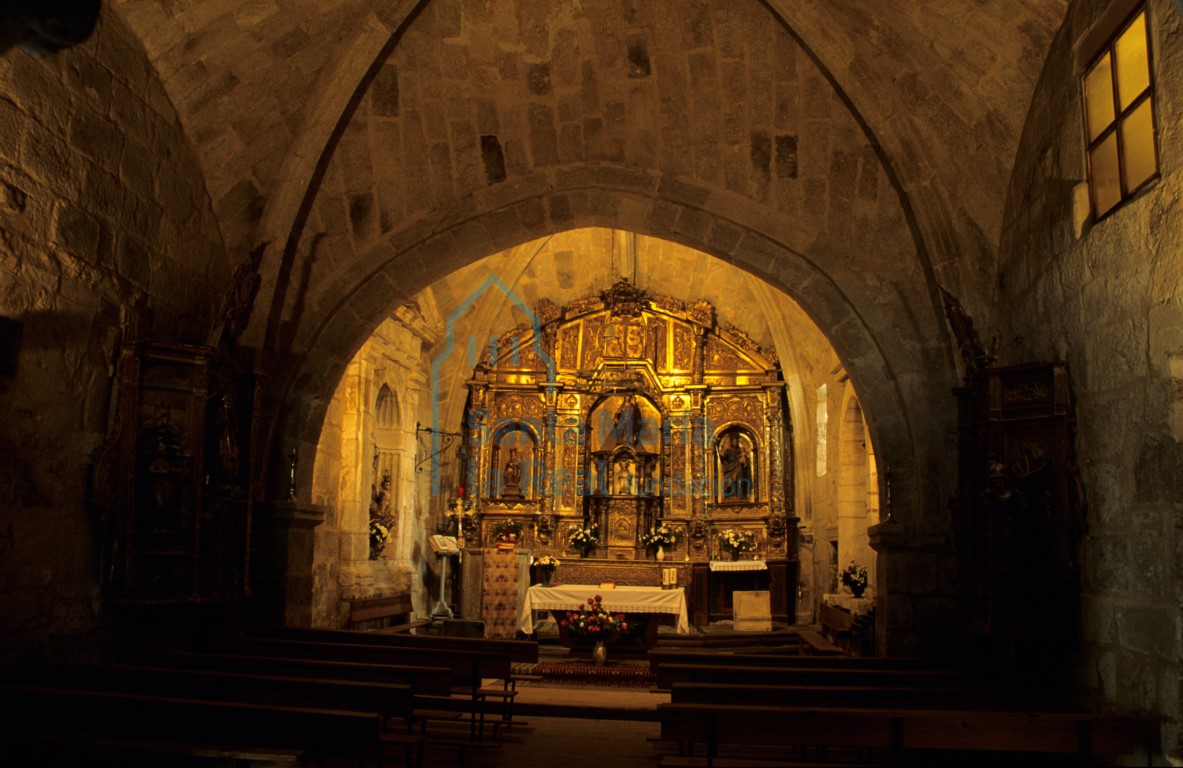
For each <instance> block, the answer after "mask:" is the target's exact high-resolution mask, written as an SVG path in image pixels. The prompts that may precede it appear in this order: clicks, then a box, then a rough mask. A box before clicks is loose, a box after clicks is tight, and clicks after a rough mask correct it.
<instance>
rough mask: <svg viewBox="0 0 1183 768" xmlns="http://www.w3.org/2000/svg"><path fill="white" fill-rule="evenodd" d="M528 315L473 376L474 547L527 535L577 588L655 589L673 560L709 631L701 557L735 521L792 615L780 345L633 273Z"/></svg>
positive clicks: (468, 473)
mask: <svg viewBox="0 0 1183 768" xmlns="http://www.w3.org/2000/svg"><path fill="white" fill-rule="evenodd" d="M535 312H536V316H535V318H533V323H532V324H530V325H526V324H523V325H520V326H518V327H516V328H514V329H512V330H510V331H508V332H507V333H505V334H503V335H502V336H501V337H500V338H499V339H498V341H497V344H496V346H495V347H492V348H491V349H490V350H488V351H487V352H486V356H485V358H484V360H483V361H482V362H481V363H479V364H478V365H477V366H476V368H475V370H474V372H473V376H472V379H471V380H470V381H469V382H468V386H469V390H470V391H469V399H468V405H467V408H466V412H465V422H464V441H465V449H464V450H463V451H462V456H464V457H465V458H466V461H465V462H464V464H463V465H462V477H464V478H465V481H464V485H465V487H466V488H468V489H472V491H473V492H470V493H469V495H468V498H469V499H471V500H472V501H473V502H475V503H474V504H473V509H472V512H473V515H474V517H475V520H473V521H472V522H474V523H475V525H471V524H470V525H469V526H468V528H469V529H470V530H471V531H473V532H474V534H475V535H476V536H479V541H472V540H471V537H470V539H469V540H468V541H467V542H466V543H467V544H468V545H469V546H473V545H476V546H485V547H494V546H496V544H497V542H498V538H499V536H498V534H499V533H500V532H503V531H505V530H506V529H507V527H513V528H519V529H520V533H519V534H518V535H517V539H516V541H515V542H514V546H515V548H516V549H518V550H522V549H525V550H529V551H530V553H531V554H532V555H533V556H534V557H538V556H541V555H544V554H550V555H555V556H557V557H559V558H560V560H561V561H562V566H561V568H560V570H559V578H560V579H561V581H563V582H565V583H568V584H599V583H601V582H603V581H605V580H613V581H615V582H616V583H617V584H619V585H629V586H645V585H652V586H659V585H662V584H663V571H664V573H665V574H666V577H667V578H668V575H669V574H670V573H671V571H670V569H671V568H673V569H674V570H676V573H677V584H678V585H679V586H683V587H689V588H690V594H689V598H690V603H691V605H692V611H691V612H692V621H694V622H696V623H706V621H707V620H708V618H709V616H708V615H709V614H718V613H719V612H720V601H719V600H717V599H712V596H711V594H710V593H711V591H712V590H713V589H715V587H713V586H712V585H711V584H710V580H711V578H712V577H711V576H710V573H709V571H708V568H707V564H708V562H709V561H710V560H718V559H721V556H720V549H719V533H721V532H722V531H724V530H727V529H739V530H743V531H745V532H747V533H749V534H751V535H752V537H753V538H754V541H755V549H754V550H753V551H752V552H751V553H749V554H746V555H744V556H745V557H752V558H753V559H755V558H759V559H761V560H764V561H766V562H767V563H768V570H767V571H766V572H765V575H764V577H763V578H764V580H765V583H764V584H762V585H759V588H763V589H770V590H771V591H772V602H773V609H772V611H773V615H774V617H779V618H781V619H782V620H790V621H791V620H792V616H793V613H794V607H795V597H796V575H797V569H796V560H797V551H796V539H795V533H796V522H797V518H796V517H795V516H794V515H793V514H792V498H793V494H792V488H791V482H792V480H791V478H792V455H791V448H790V445H791V441H790V440H789V439H788V435H789V431H790V429H791V427H790V424H789V418H788V414H787V411H786V407H785V403H786V398H785V391H784V386H785V385H784V382H783V381H782V378H781V376H780V372H779V367H778V364H777V361H776V358H775V353H773V352H771V351H769V350H762V349H760V347H759V346H758V345H757V344H756V343H755V342H754V341H753V340H752V339H751V338H750V337H749V336H747V335H746V334H744V333H743V332H742V331H740V330H738V329H736V328H734V327H730V326H726V325H722V324H720V323H719V322H718V320H717V318H716V313H715V309H714V307H713V306H712V305H711V304H710V303H709V302H707V301H705V300H701V301H698V302H695V303H694V304H690V305H687V304H685V303H683V302H681V301H678V300H676V299H672V298H669V297H665V296H660V295H656V294H650V293H648V292H646V291H644V290H641V289H639V288H637V287H635V286H633V285H631V284H629V283H628V282H625V281H622V282H619V283H617V284H616V285H614V286H613V287H612V288H610V289H609V290H607V291H604V292H602V293H601V294H600V295H599V296H592V297H587V298H583V299H579V300H576V301H573V302H571V303H569V304H567V305H566V306H564V307H558V306H556V305H554V304H553V303H551V302H549V301H546V300H544V301H543V302H542V303H541V304H540V305H539V306H537V307H536V309H535ZM507 524H516V525H511V526H507ZM663 524H664V525H666V526H668V527H669V528H671V529H673V530H674V531H675V532H676V535H677V541H676V543H675V544H674V545H673V547H670V548H664V550H663V553H662V554H663V555H664V561H663V562H657V561H656V553H655V549H654V548H649V547H646V546H644V544H643V543H642V536H644V535H645V534H646V533H648V532H649V531H650V530H651V529H653V528H655V527H657V526H659V525H663ZM580 528H583V529H589V528H594V529H595V531H596V533H597V537H598V538H597V542H596V543H595V545H594V546H593V547H591V548H589V549H587V550H582V551H581V550H580V549H577V548H576V547H575V546H574V545H573V544H572V543H571V541H570V532H571V531H572V530H573V529H580ZM500 538H502V539H503V538H505V537H504V536H502V537H500ZM502 545H503V547H504V546H505V545H504V542H502ZM723 603H726V600H724V601H723ZM723 608H726V606H725V605H724V606H723Z"/></svg>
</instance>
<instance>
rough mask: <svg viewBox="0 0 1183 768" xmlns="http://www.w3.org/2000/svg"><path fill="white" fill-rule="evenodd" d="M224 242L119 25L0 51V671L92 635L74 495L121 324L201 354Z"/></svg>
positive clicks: (81, 521)
mask: <svg viewBox="0 0 1183 768" xmlns="http://www.w3.org/2000/svg"><path fill="white" fill-rule="evenodd" d="M219 242H220V239H219V235H218V231H217V228H216V224H215V222H214V219H213V215H212V212H211V210H210V206H209V202H208V199H207V197H206V194H205V191H204V187H203V184H202V181H201V176H200V174H199V173H198V171H197V169H196V166H195V164H194V162H193V159H192V156H191V153H190V151H189V148H188V145H187V143H186V140H185V137H184V135H183V134H182V132H181V130H180V128H179V126H178V123H177V119H176V116H175V114H174V113H173V111H172V108H171V106H170V104H169V102H168V99H167V98H165V96H164V92H163V90H162V89H161V87H160V85H159V83H158V82H157V81H156V79H155V76H154V74H153V73H152V70H151V68H150V66H149V65H148V62H147V60H146V59H145V57H144V55H143V52H142V49H141V48H140V47H139V45H138V43H136V42H135V40H134V38H133V37H132V36H131V35H130V33H129V32H128V31H127V30H126V29H125V28H124V27H123V26H122V24H121V23H120V22H119V20H118V18H115V17H113V16H111V14H109V13H106V14H104V15H103V17H102V18H101V19H100V22H99V25H98V28H97V30H96V32H95V34H94V35H93V36H92V37H91V38H90V39H89V40H88V41H87V42H86V43H84V44H83V45H81V46H78V47H76V48H74V49H71V50H67V51H63V52H61V53H58V54H55V55H53V56H49V57H45V58H38V57H35V56H33V55H31V54H29V53H28V52H26V51H24V50H23V49H21V48H13V49H10V50H8V51H7V52H5V53H4V54H2V55H0V332H2V333H3V334H4V343H3V344H2V345H0V346H3V347H4V349H5V350H6V351H5V353H4V356H5V359H4V360H3V361H2V362H0V425H2V426H0V432H2V434H0V611H2V612H3V615H4V621H3V622H0V658H5V657H7V656H8V655H9V653H8V652H9V651H10V650H11V649H16V648H22V649H26V650H30V651H33V652H41V650H40V649H44V648H47V647H57V648H61V649H63V652H69V651H68V649H69V648H70V646H71V642H70V641H72V640H77V641H80V642H85V641H86V639H87V638H88V637H90V636H91V635H93V633H94V632H95V630H96V628H97V627H98V626H99V625H100V623H101V616H100V613H101V605H100V600H99V575H100V572H101V570H102V567H103V560H102V559H101V557H100V552H99V551H98V549H99V548H98V546H97V544H96V532H97V528H98V525H99V520H97V519H96V516H95V513H94V512H93V510H92V509H91V508H90V507H89V506H88V504H87V502H86V499H87V497H88V483H89V477H88V473H89V467H90V463H91V460H92V456H93V454H94V452H95V450H96V449H97V447H98V446H99V444H100V442H101V441H102V440H103V438H104V437H105V435H106V434H107V431H108V419H109V416H110V413H109V410H110V409H109V401H110V399H111V377H112V374H113V369H112V362H113V360H114V356H115V354H116V351H117V350H116V348H117V344H118V339H119V328H120V319H121V316H122V315H124V314H134V315H136V316H139V317H141V318H142V319H143V322H142V323H141V328H142V330H143V331H144V333H145V334H147V335H157V334H160V335H167V336H168V337H169V338H171V339H174V340H179V341H183V342H190V343H192V342H198V343H201V342H204V341H205V340H206V336H207V335H208V334H209V332H210V327H211V320H212V315H213V314H214V310H215V309H216V308H217V306H218V304H219V302H220V293H221V290H220V289H219V288H218V286H219V283H221V282H222V281H224V279H225V278H226V276H228V275H229V271H230V270H229V266H228V265H227V263H226V259H225V255H224V253H223V251H222V248H221V246H220V244H219ZM182 286H183V290H180V289H181V287H182ZM133 308H134V309H133ZM53 636H57V637H58V639H59V640H60V642H59V643H56V644H50V643H45V642H43V641H44V640H46V639H47V638H50V637H53Z"/></svg>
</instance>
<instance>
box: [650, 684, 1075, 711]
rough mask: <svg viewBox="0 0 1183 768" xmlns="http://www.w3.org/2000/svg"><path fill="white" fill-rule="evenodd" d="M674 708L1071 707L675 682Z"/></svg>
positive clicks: (945, 695)
mask: <svg viewBox="0 0 1183 768" xmlns="http://www.w3.org/2000/svg"><path fill="white" fill-rule="evenodd" d="M670 702H672V703H674V704H711V703H714V704H719V705H721V706H731V705H748V704H750V705H758V706H773V707H804V706H810V707H827V708H838V709H841V708H845V707H852V706H853V707H858V708H870V709H879V708H894V709H934V708H938V707H949V708H950V709H971V710H972V709H1022V710H1023V711H1038V710H1049V711H1050V710H1059V711H1067V710H1068V709H1069V708H1070V707H1069V705H1068V702H1067V701H1066V699H1065V696H1064V694H1063V692H1061V691H1039V690H1032V689H1030V688H1010V687H980V686H958V687H935V688H934V687H931V686H894V687H886V686H863V685H841V686H838V685H767V684H750V685H737V684H735V683H674V685H673V687H672V688H671V689H670Z"/></svg>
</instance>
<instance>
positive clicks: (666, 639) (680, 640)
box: [654, 622, 803, 651]
mask: <svg viewBox="0 0 1183 768" xmlns="http://www.w3.org/2000/svg"><path fill="white" fill-rule="evenodd" d="M802 645H803V643H802V640H801V636H800V635H799V634H797V632H796V631H795V630H794V629H793V628H792V627H790V626H787V625H784V624H774V625H773V628H772V630H771V631H769V632H748V631H743V632H737V631H736V630H735V629H734V628H733V627H732V625H731V622H717V623H715V624H710V625H708V626H705V627H694V628H693V629H692V630H691V632H690V634H686V635H680V634H677V633H675V632H658V633H657V644H656V645H655V646H654V647H656V648H675V649H689V648H693V649H698V648H702V649H708V650H712V649H713V650H720V651H723V650H728V649H731V648H747V649H754V648H775V649H777V650H789V649H800V648H802Z"/></svg>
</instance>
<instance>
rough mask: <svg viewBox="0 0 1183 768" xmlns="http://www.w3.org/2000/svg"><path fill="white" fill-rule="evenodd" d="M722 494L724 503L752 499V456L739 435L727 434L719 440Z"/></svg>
mask: <svg viewBox="0 0 1183 768" xmlns="http://www.w3.org/2000/svg"><path fill="white" fill-rule="evenodd" d="M719 471H720V481H721V482H720V492H721V495H722V500H723V501H750V500H751V499H752V496H753V495H754V494H753V491H754V490H755V489H754V488H753V487H752V454H751V450H750V449H749V448H748V446H747V445H745V444H744V443H743V442H742V441H741V440H740V439H739V436H738V435H735V434H726V435H723V437H722V438H720V440H719Z"/></svg>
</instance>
